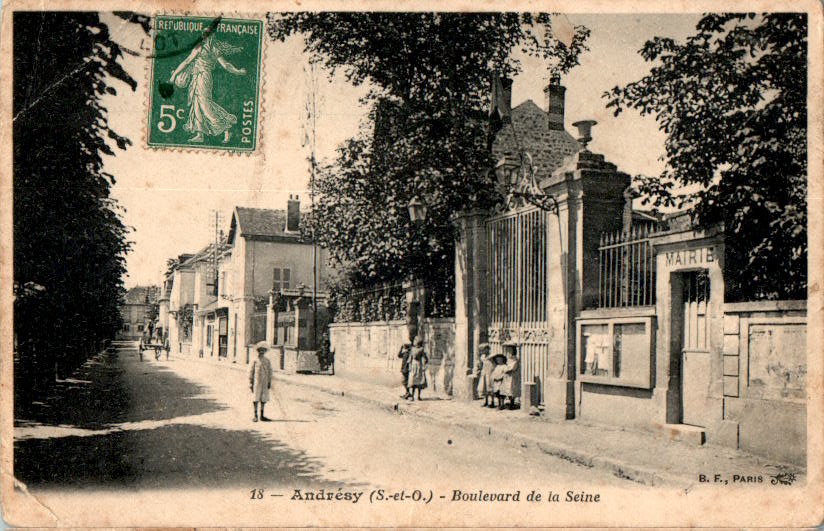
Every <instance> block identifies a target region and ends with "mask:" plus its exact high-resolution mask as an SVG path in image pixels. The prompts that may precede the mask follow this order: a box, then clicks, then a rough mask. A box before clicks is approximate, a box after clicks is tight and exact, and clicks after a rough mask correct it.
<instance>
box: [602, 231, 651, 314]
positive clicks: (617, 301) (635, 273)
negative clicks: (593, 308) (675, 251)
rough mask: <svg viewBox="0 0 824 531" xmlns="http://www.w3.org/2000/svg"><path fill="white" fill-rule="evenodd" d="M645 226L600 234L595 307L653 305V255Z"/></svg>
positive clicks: (649, 237)
mask: <svg viewBox="0 0 824 531" xmlns="http://www.w3.org/2000/svg"><path fill="white" fill-rule="evenodd" d="M654 233H655V232H654V231H653V230H652V229H650V228H648V227H645V226H640V227H632V228H631V229H630V230H629V231H623V230H619V231H615V232H605V233H602V234H601V242H600V246H599V247H598V251H599V262H600V274H599V277H598V292H599V298H598V305H599V307H600V308H621V307H628V306H648V305H652V304H655V253H654V252H653V249H652V240H651V237H652V236H653V235H654Z"/></svg>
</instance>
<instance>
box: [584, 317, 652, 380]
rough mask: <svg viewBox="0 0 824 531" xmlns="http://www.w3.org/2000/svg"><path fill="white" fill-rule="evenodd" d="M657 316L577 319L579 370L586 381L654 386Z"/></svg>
mask: <svg viewBox="0 0 824 531" xmlns="http://www.w3.org/2000/svg"><path fill="white" fill-rule="evenodd" d="M653 319H654V317H620V318H617V317H616V318H611V319H610V318H604V319H582V320H579V321H578V368H579V369H578V373H579V378H580V380H581V381H583V382H590V383H600V384H605V385H618V386H624V387H638V388H642V389H649V388H650V387H651V374H650V370H651V364H652V356H653V352H652V349H653V345H654V344H655V343H654V342H653V340H652V333H653V332H652V330H653Z"/></svg>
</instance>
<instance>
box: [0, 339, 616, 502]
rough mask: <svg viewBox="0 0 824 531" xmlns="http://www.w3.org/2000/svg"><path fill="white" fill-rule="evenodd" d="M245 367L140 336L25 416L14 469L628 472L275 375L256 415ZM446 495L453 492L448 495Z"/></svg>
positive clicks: (57, 479)
mask: <svg viewBox="0 0 824 531" xmlns="http://www.w3.org/2000/svg"><path fill="white" fill-rule="evenodd" d="M246 381H247V380H246V377H245V374H244V373H243V372H240V371H235V370H228V369H227V368H226V367H220V366H215V365H212V364H207V363H201V362H193V361H183V360H174V359H173V360H171V361H165V360H161V361H160V362H157V361H155V360H154V358H153V357H151V356H144V361H142V362H141V361H139V360H138V358H137V352H136V350H135V348H134V346H133V345H131V344H122V345H121V348H119V349H118V350H117V351H116V352H114V353H112V354H108V355H105V356H101V357H100V358H98V359H95V360H93V361H92V362H90V363H89V364H87V365H86V366H84V367H83V368H81V370H79V371H78V373H77V374H75V375H74V377H73V378H71V379H68V380H66V381H65V382H62V383H61V385H60V386H59V387H58V389H57V390H56V392H55V394H54V396H52V397H50V398H49V399H48V400H46V401H44V403H42V404H36V405H34V406H33V407H32V408H31V409H30V410H28V411H23V412H18V417H19V418H17V419H16V421H15V425H16V428H15V475H16V477H17V478H18V479H19V480H20V481H22V482H23V483H25V484H27V485H28V487H29V489H45V490H48V489H61V488H66V487H69V488H72V489H76V488H91V489H94V488H98V487H102V488H106V489H110V488H124V489H166V488H178V487H196V488H227V487H238V488H244V489H251V488H263V489H266V490H268V491H269V492H286V493H292V492H293V489H295V488H304V487H312V488H322V487H326V488H328V487H334V488H337V487H345V488H346V487H363V488H366V487H370V488H371V487H389V488H415V487H416V486H421V487H423V486H430V485H451V486H454V488H459V489H460V488H462V487H463V488H465V489H466V490H477V489H480V488H496V489H497V490H500V489H501V488H502V487H506V486H516V485H517V486H518V487H519V488H520V487H521V486H524V485H532V484H534V485H547V484H569V483H570V482H571V481H573V480H574V482H575V484H576V485H577V484H580V483H581V481H582V480H584V481H593V482H596V483H598V484H601V485H604V484H607V485H619V484H621V485H623V484H626V482H624V481H622V480H620V479H618V478H615V477H612V476H609V475H605V474H603V473H599V472H597V471H593V470H591V469H587V468H583V467H581V466H579V465H575V464H573V463H569V462H566V461H563V460H559V459H556V458H552V457H550V456H546V455H543V454H540V453H537V452H535V451H533V450H530V451H525V450H522V449H521V448H518V447H512V446H511V445H507V444H505V443H501V442H495V441H489V440H484V441H478V440H475V439H474V438H473V437H472V436H470V435H469V434H466V433H462V432H460V430H449V429H445V428H443V427H438V426H433V425H430V424H427V423H425V422H421V421H419V420H418V419H415V418H412V417H407V416H403V415H393V414H391V413H388V412H385V411H383V410H380V409H377V408H372V407H371V406H366V405H363V404H362V403H357V402H353V401H349V400H347V399H345V398H337V397H334V396H330V395H329V394H326V393H322V392H319V391H315V390H311V389H307V388H305V387H302V386H292V385H287V384H284V383H279V382H277V383H276V385H275V388H274V389H273V401H272V402H270V404H269V407H268V408H267V411H266V413H267V416H269V417H271V418H272V419H273V422H267V423H263V422H258V423H253V422H252V419H251V417H252V409H251V403H250V402H249V394H248V386H247V384H246V383H245V382H246ZM445 494H451V492H447V493H445Z"/></svg>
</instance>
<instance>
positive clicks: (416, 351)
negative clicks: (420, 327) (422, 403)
mask: <svg viewBox="0 0 824 531" xmlns="http://www.w3.org/2000/svg"><path fill="white" fill-rule="evenodd" d="M412 345H413V346H412V350H411V351H410V353H409V359H410V362H409V380H408V381H409V387H410V388H411V389H412V397H411V400H412V401H414V400H415V389H417V390H418V400H420V399H421V391H422V390H423V389H426V364H427V363H429V358H428V357H427V355H426V352H424V350H423V340H422V339H421V336H415V341H413V343H412Z"/></svg>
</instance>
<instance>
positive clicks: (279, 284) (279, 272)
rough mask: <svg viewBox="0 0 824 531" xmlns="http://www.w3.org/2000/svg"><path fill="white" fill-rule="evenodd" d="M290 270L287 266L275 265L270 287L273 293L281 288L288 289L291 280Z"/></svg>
mask: <svg viewBox="0 0 824 531" xmlns="http://www.w3.org/2000/svg"><path fill="white" fill-rule="evenodd" d="M291 276H292V271H291V269H289V268H279V267H276V268H275V269H274V272H273V273H272V289H273V290H274V291H275V293H278V292H280V290H282V289H289V287H290V286H289V282H290V280H291Z"/></svg>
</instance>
